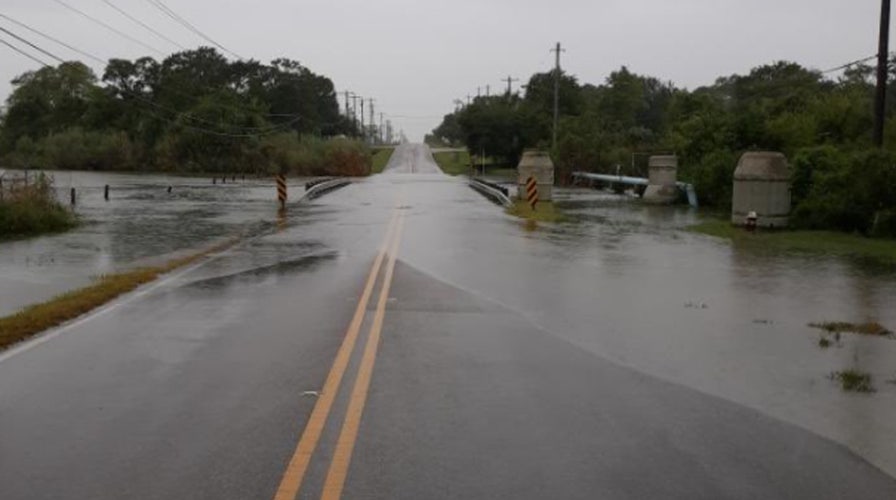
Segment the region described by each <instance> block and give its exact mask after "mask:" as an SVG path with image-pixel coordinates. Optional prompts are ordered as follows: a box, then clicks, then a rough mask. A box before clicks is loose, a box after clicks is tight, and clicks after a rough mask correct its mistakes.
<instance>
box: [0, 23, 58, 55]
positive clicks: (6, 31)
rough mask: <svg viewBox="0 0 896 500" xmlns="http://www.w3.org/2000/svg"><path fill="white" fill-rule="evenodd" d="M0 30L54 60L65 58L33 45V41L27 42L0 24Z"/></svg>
mask: <svg viewBox="0 0 896 500" xmlns="http://www.w3.org/2000/svg"><path fill="white" fill-rule="evenodd" d="M0 31H2V32H4V33H6V34H7V35H9V36H11V37H13V38H15V39H16V40H18V41H20V42H22V43H24V44H26V45H28V46H29V47H31V48H32V49H34V50H36V51H38V52H40V53H42V54H44V55H45V56H48V57H51V58H53V59H56V60H57V61H59V62H65V60H63V59H62V58H61V57H57V56H56V55H54V54H51V53H50V52H47V51H46V50H44V49H42V48H40V47H38V46H37V45H34V44H33V43H31V42H29V41H28V40H25V39H24V38H22V37H20V36H19V35H16V34H15V33H13V32H12V31H9V30H8V29H6V28H4V27H3V26H0Z"/></svg>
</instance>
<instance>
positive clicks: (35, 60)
mask: <svg viewBox="0 0 896 500" xmlns="http://www.w3.org/2000/svg"><path fill="white" fill-rule="evenodd" d="M0 43H2V44H3V45H6V46H7V47H9V48H11V49H12V50H14V51H16V52H18V53H19V54H22V55H23V56H25V57H27V58H28V59H31V60H32V61H34V62H36V63H38V64H40V65H42V66H49V64H47V63H45V62H43V61H41V60H40V59H38V58H36V57H34V56H32V55H31V54H29V53H27V52H25V51H24V50H21V49H20V48H18V47H16V46H15V45H13V44H11V43H9V42H7V41H6V40H4V39H2V38H0Z"/></svg>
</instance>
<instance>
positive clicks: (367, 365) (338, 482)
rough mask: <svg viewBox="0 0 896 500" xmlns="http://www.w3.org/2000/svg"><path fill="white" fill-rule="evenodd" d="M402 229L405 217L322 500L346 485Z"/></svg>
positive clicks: (332, 499) (332, 497)
mask: <svg viewBox="0 0 896 500" xmlns="http://www.w3.org/2000/svg"><path fill="white" fill-rule="evenodd" d="M403 226H404V215H403V214H402V216H401V217H400V218H399V220H398V228H397V229H396V231H395V233H396V234H395V238H394V239H393V241H392V248H391V249H390V250H389V263H388V264H387V265H386V274H385V276H384V277H383V285H382V288H381V289H380V296H379V299H378V300H377V304H376V313H375V314H374V316H373V325H371V327H370V335H369V336H368V337H367V345H365V346H364V356H363V357H362V358H361V365H360V366H359V367H358V376H357V378H356V379H355V385H354V387H353V388H352V394H351V396H350V399H349V403H348V409H347V410H346V413H345V421H344V422H343V423H342V430H341V431H340V432H339V439H338V440H337V442H336V450H335V451H334V452H333V459H332V461H331V462H330V468H329V470H327V478H326V480H325V481H324V489H323V493H322V494H321V498H322V499H323V500H337V499H339V498H340V497H341V496H342V488H343V486H344V485H345V477H346V475H347V474H348V467H349V465H350V463H351V460H352V451H353V450H354V448H355V441H356V440H357V437H358V427H359V426H360V424H361V414H362V413H363V412H364V404H365V402H366V401H367V392H368V390H369V389H370V379H371V376H372V375H373V365H374V364H375V363H376V352H377V349H378V348H379V342H380V334H381V332H382V329H383V318H384V317H385V315H386V302H387V301H388V300H389V289H390V288H391V286H392V275H393V273H394V271H395V259H396V257H397V255H398V247H399V245H400V243H401V231H402V228H403Z"/></svg>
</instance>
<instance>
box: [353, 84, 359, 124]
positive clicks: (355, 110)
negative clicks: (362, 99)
mask: <svg viewBox="0 0 896 500" xmlns="http://www.w3.org/2000/svg"><path fill="white" fill-rule="evenodd" d="M358 97H359V96H358V94H355V93H354V92H352V125H354V127H355V129H357V128H358Z"/></svg>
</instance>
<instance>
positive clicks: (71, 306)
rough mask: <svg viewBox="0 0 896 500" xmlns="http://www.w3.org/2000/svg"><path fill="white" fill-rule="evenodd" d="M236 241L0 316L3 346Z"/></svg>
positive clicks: (103, 279)
mask: <svg viewBox="0 0 896 500" xmlns="http://www.w3.org/2000/svg"><path fill="white" fill-rule="evenodd" d="M234 241H235V240H233V241H228V242H226V243H222V244H220V245H215V246H214V247H211V248H209V249H206V250H203V251H201V252H198V253H195V254H192V255H189V256H186V257H181V258H178V259H173V260H171V261H168V262H167V263H165V264H163V265H161V266H155V267H141V268H138V269H133V270H130V271H124V272H121V273H115V274H108V275H104V276H100V277H99V278H98V279H97V280H96V282H94V283H93V284H91V285H88V286H86V287H84V288H81V289H78V290H74V291H71V292H68V293H64V294H62V295H59V296H58V297H56V298H53V299H51V300H49V301H47V302H43V303H41V304H35V305H32V306H28V307H26V308H24V309H22V310H21V311H19V312H17V313H15V314H13V315H11V316H6V317H3V318H0V350H2V349H4V348H6V347H9V346H10V345H12V344H15V343H17V342H21V341H23V340H25V339H27V338H29V337H31V336H34V335H36V334H38V333H40V332H42V331H44V330H46V329H48V328H52V327H54V326H58V325H60V324H62V323H64V322H66V321H69V320H72V319H75V318H77V317H78V316H81V315H82V314H85V313H87V312H90V311H91V310H93V309H95V308H97V307H99V306H101V305H103V304H105V303H107V302H109V301H110V300H112V299H114V298H116V297H118V296H119V295H122V294H125V293H127V292H130V291H132V290H134V289H136V288H137V287H139V286H140V285H143V284H146V283H149V282H150V281H153V280H155V279H156V278H158V277H159V275H161V274H164V273H167V272H170V271H173V270H174V269H177V268H178V267H182V266H185V265H188V264H191V263H193V262H196V261H197V260H199V259H201V258H202V257H205V256H206V255H208V254H210V253H212V252H215V251H219V250H222V249H224V248H226V247H228V246H230V245H232V244H233V243H234Z"/></svg>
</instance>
